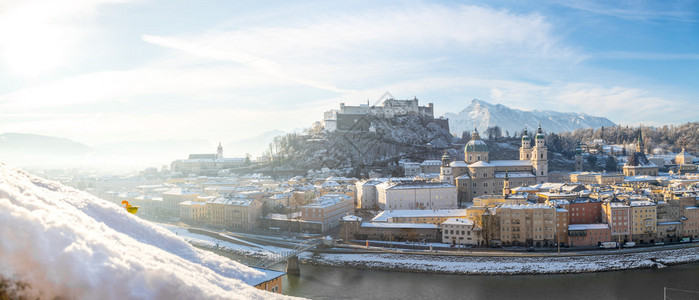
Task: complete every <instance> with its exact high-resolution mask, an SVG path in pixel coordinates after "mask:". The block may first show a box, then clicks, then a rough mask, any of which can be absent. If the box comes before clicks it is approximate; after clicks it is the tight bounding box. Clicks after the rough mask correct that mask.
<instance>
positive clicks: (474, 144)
mask: <svg viewBox="0 0 699 300" xmlns="http://www.w3.org/2000/svg"><path fill="white" fill-rule="evenodd" d="M466 152H488V145H487V144H486V143H485V142H484V141H483V140H470V141H469V142H468V143H467V144H466Z"/></svg>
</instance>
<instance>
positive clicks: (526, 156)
mask: <svg viewBox="0 0 699 300" xmlns="http://www.w3.org/2000/svg"><path fill="white" fill-rule="evenodd" d="M531 159H532V139H531V138H530V137H529V133H528V132H527V127H524V132H523V133H522V147H519V160H531Z"/></svg>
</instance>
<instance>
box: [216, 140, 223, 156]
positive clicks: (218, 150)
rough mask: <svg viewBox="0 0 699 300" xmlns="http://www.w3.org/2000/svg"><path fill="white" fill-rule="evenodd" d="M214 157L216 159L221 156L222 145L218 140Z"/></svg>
mask: <svg viewBox="0 0 699 300" xmlns="http://www.w3.org/2000/svg"><path fill="white" fill-rule="evenodd" d="M216 158H217V159H222V158H223V146H221V142H218V147H217V148H216Z"/></svg>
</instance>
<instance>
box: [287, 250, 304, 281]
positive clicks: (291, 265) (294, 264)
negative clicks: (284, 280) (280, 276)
mask: <svg viewBox="0 0 699 300" xmlns="http://www.w3.org/2000/svg"><path fill="white" fill-rule="evenodd" d="M286 273H287V274H290V275H296V276H298V275H301V269H300V268H299V257H298V256H296V255H293V256H291V257H289V259H288V260H287V261H286Z"/></svg>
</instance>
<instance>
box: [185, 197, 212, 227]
mask: <svg viewBox="0 0 699 300" xmlns="http://www.w3.org/2000/svg"><path fill="white" fill-rule="evenodd" d="M178 205H179V207H180V221H182V222H186V223H197V222H201V221H205V220H206V218H207V217H208V213H207V211H206V202H197V201H191V200H188V201H184V202H180V203H179V204H178Z"/></svg>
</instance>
